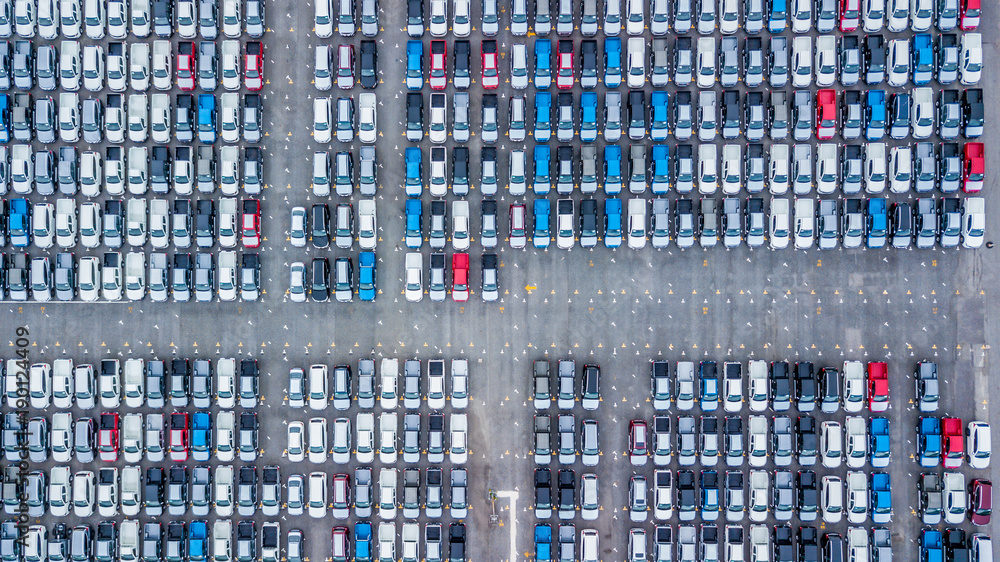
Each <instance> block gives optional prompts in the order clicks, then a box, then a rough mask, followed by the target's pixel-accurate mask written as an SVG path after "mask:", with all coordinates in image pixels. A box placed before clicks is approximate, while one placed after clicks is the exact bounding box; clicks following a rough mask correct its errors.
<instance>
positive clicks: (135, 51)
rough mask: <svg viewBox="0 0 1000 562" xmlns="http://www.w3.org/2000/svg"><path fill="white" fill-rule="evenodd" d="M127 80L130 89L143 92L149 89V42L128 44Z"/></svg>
mask: <svg viewBox="0 0 1000 562" xmlns="http://www.w3.org/2000/svg"><path fill="white" fill-rule="evenodd" d="M129 82H131V85H132V89H133V90H138V91H141V92H144V91H146V90H148V89H149V44H147V43H132V44H131V45H130V46H129Z"/></svg>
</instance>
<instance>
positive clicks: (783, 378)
mask: <svg viewBox="0 0 1000 562" xmlns="http://www.w3.org/2000/svg"><path fill="white" fill-rule="evenodd" d="M770 371H771V372H770V375H771V376H770V382H771V388H770V394H771V396H770V399H771V407H772V408H774V409H775V410H787V409H788V406H789V402H790V400H791V381H790V380H789V378H788V362H787V361H772V362H771V369H770Z"/></svg>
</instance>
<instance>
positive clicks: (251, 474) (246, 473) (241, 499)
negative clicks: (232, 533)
mask: <svg viewBox="0 0 1000 562" xmlns="http://www.w3.org/2000/svg"><path fill="white" fill-rule="evenodd" d="M245 415H247V414H246V413H244V414H243V416H245ZM251 415H252V414H251ZM240 418H241V419H240V424H241V428H242V416H240ZM241 433H242V429H241ZM236 503H237V504H238V506H239V507H238V509H239V514H240V515H242V516H244V517H249V516H250V515H253V512H254V510H255V509H256V506H257V467H256V466H242V467H240V471H239V473H238V474H237V477H236Z"/></svg>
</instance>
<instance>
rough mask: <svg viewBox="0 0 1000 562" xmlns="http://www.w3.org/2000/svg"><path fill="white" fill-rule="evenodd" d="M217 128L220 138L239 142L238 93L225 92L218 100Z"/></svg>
mask: <svg viewBox="0 0 1000 562" xmlns="http://www.w3.org/2000/svg"><path fill="white" fill-rule="evenodd" d="M219 128H220V129H222V130H221V136H222V140H223V141H225V142H233V143H234V142H239V140H240V95H239V94H237V93H235V92H226V93H224V94H222V95H221V96H220V100H219Z"/></svg>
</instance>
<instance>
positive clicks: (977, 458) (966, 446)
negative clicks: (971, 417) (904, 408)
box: [916, 416, 993, 469]
mask: <svg viewBox="0 0 1000 562" xmlns="http://www.w3.org/2000/svg"><path fill="white" fill-rule="evenodd" d="M963 429H964V436H963ZM916 437H917V458H918V460H919V462H920V466H922V467H926V468H934V467H937V466H938V465H942V466H944V467H945V468H951V469H955V468H961V467H962V461H963V460H965V461H967V462H968V463H969V466H970V467H971V468H975V469H985V468H989V466H990V456H991V454H992V451H993V446H992V443H991V440H990V424H988V423H986V422H981V421H970V422H969V423H968V425H966V426H965V427H964V428H963V427H962V420H961V419H959V418H949V417H942V418H936V417H931V416H924V417H921V418H920V419H919V420H917V426H916Z"/></svg>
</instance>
